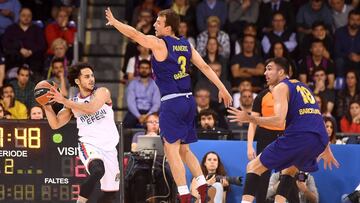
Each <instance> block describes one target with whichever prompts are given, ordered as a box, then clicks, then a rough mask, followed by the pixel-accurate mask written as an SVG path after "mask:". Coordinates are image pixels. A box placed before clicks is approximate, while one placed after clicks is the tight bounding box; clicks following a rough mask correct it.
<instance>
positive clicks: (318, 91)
mask: <svg viewBox="0 0 360 203" xmlns="http://www.w3.org/2000/svg"><path fill="white" fill-rule="evenodd" d="M313 81H314V85H313V86H311V88H312V90H313V92H314V94H315V95H320V96H321V97H322V98H323V99H324V100H325V101H326V102H324V104H325V106H326V108H325V109H326V111H325V112H323V114H325V115H328V116H331V112H332V111H333V109H334V104H335V91H334V90H333V89H329V88H328V87H327V82H328V79H327V75H326V73H325V70H324V68H322V67H318V68H317V69H315V71H314V77H313Z"/></svg>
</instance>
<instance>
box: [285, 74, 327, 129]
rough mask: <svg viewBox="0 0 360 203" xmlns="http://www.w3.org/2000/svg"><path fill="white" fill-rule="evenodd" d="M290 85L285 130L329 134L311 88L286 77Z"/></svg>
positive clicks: (286, 82) (287, 83)
mask: <svg viewBox="0 0 360 203" xmlns="http://www.w3.org/2000/svg"><path fill="white" fill-rule="evenodd" d="M282 82H283V83H285V84H286V85H287V86H288V87H289V103H288V112H287V115H286V129H285V132H314V133H318V134H324V133H325V135H326V134H327V133H326V129H325V125H324V121H323V117H322V115H321V112H320V109H319V106H318V104H317V103H316V100H315V97H314V95H313V93H312V92H311V90H310V89H309V88H308V87H307V86H306V85H305V84H303V83H301V82H299V81H298V80H289V79H284V80H283V81H282Z"/></svg>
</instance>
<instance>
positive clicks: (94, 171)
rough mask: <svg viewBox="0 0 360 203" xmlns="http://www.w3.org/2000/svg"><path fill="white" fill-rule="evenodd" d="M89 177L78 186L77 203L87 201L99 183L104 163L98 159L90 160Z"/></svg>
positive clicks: (103, 170) (103, 171)
mask: <svg viewBox="0 0 360 203" xmlns="http://www.w3.org/2000/svg"><path fill="white" fill-rule="evenodd" d="M88 172H89V176H88V177H87V179H86V181H85V182H84V183H82V184H81V186H80V195H79V198H78V201H77V202H78V203H84V202H86V201H87V199H89V197H90V195H91V193H92V191H93V190H94V188H95V186H96V184H97V183H98V182H99V181H100V179H101V178H102V177H103V175H104V173H105V167H104V162H103V161H102V160H100V159H94V160H91V161H90V162H89V164H88Z"/></svg>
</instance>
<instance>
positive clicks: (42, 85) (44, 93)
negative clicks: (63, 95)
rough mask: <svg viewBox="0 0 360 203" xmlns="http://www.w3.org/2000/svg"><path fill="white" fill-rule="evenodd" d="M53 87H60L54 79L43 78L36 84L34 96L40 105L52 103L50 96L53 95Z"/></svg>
mask: <svg viewBox="0 0 360 203" xmlns="http://www.w3.org/2000/svg"><path fill="white" fill-rule="evenodd" d="M51 87H55V88H56V89H58V86H57V84H56V83H55V82H54V81H49V80H42V81H40V82H39V83H38V84H36V86H35V89H34V96H35V100H36V101H37V103H39V104H40V105H47V104H51V103H52V99H51V98H49V97H48V96H51V94H50V92H51V91H53V90H51Z"/></svg>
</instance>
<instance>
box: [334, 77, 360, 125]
mask: <svg viewBox="0 0 360 203" xmlns="http://www.w3.org/2000/svg"><path fill="white" fill-rule="evenodd" d="M351 100H357V101H360V84H359V76H358V74H357V73H356V72H355V71H353V70H349V71H348V72H347V73H346V80H345V88H344V89H342V90H340V91H339V92H338V94H337V97H336V117H337V118H338V119H340V118H341V117H342V116H344V114H345V112H346V111H347V109H349V106H350V101H351Z"/></svg>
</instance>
